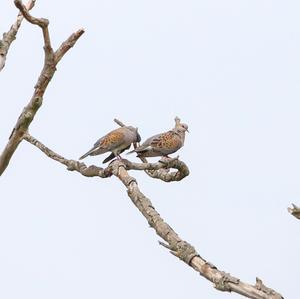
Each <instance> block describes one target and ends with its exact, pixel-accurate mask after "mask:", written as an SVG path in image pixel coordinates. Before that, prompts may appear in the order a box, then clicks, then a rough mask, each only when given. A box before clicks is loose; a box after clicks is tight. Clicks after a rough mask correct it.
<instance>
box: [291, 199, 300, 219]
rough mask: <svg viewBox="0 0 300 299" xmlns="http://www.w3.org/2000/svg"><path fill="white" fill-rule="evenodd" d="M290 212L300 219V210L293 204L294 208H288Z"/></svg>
mask: <svg viewBox="0 0 300 299" xmlns="http://www.w3.org/2000/svg"><path fill="white" fill-rule="evenodd" d="M288 212H289V213H290V214H292V215H293V216H294V217H296V218H297V219H300V208H299V207H297V206H296V205H295V204H293V203H292V208H288Z"/></svg>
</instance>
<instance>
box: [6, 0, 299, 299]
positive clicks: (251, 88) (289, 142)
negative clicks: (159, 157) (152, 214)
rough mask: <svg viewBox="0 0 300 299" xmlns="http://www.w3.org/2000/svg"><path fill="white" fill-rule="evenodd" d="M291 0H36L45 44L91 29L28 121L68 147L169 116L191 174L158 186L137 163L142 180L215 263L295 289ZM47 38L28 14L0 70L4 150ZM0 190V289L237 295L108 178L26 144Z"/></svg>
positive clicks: (149, 130) (32, 294) (162, 122)
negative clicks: (180, 134)
mask: <svg viewBox="0 0 300 299" xmlns="http://www.w3.org/2000/svg"><path fill="white" fill-rule="evenodd" d="M12 2H13V1H1V3H0V11H1V19H0V32H1V33H2V32H5V31H7V30H8V28H9V27H10V25H11V24H12V23H13V22H14V21H15V17H16V14H17V10H16V9H15V7H14V6H13V4H12ZM299 10H300V4H299V1H288V0H286V1H275V0H274V1H264V0H259V1H255V0H252V1H247V0H240V1H237V0H236V1H233V0H231V1H227V0H226V1H225V0H219V1H213V0H210V1H174V0H173V1H155V0H152V1H124V0H122V1H121V0H119V1H112V0H111V1H91V0H90V1H89V0H87V1H58V0H53V1H41V0H37V4H36V7H35V8H34V10H33V12H32V13H33V15H35V16H38V17H40V16H42V17H46V18H49V20H50V33H51V37H52V41H53V46H54V47H55V48H57V47H58V45H59V44H60V43H61V42H62V41H63V40H65V39H66V38H67V37H68V36H69V35H70V34H71V33H72V32H74V31H76V30H77V29H79V28H81V27H84V28H85V29H86V33H85V34H84V36H82V38H80V40H79V41H78V43H77V44H76V46H75V47H74V48H73V49H72V50H71V51H70V52H69V53H67V55H66V56H65V57H64V58H63V60H62V61H61V63H59V65H58V71H57V73H56V74H55V77H54V78H53V79H52V81H51V83H50V85H49V87H48V89H47V91H46V94H45V97H44V104H43V106H42V108H41V109H40V110H39V112H38V113H37V116H36V118H35V120H34V122H33V123H32V125H31V127H30V132H31V134H32V135H33V136H35V137H37V138H38V139H40V140H41V141H42V142H44V143H45V144H46V145H47V146H49V147H50V148H52V149H53V150H55V151H57V152H58V153H60V154H61V155H63V156H65V157H68V158H78V157H79V156H80V155H81V154H83V153H84V152H86V151H87V150H88V149H89V148H90V147H91V145H92V144H93V143H94V142H95V141H96V140H97V139H98V138H99V137H101V136H102V135H104V134H105V133H107V132H108V131H110V130H111V129H113V128H115V127H116V125H115V123H114V122H113V121H112V120H113V118H115V117H117V118H119V119H121V120H122V121H124V122H125V123H127V124H131V125H134V126H138V127H139V130H140V133H141V135H142V138H143V139H145V138H147V137H149V136H150V135H153V134H155V133H159V132H162V131H165V130H168V129H170V128H171V127H172V126H173V124H174V117H175V116H176V115H178V116H180V117H181V119H182V121H184V122H186V123H187V124H188V125H189V127H190V134H189V135H188V136H187V138H186V144H185V147H184V148H183V149H181V150H180V152H179V154H180V158H181V159H182V160H184V161H185V162H186V163H187V164H188V165H189V167H190V171H191V174H190V176H189V177H187V178H186V179H184V180H183V181H181V182H176V183H169V184H167V183H163V182H160V181H157V180H153V179H151V178H149V177H148V176H146V175H145V174H143V173H137V172H132V175H133V176H135V177H136V178H137V179H138V181H139V185H140V187H141V189H142V191H143V192H144V193H145V194H146V195H147V196H148V197H149V198H150V199H151V200H152V201H153V204H154V206H155V207H156V209H157V210H158V212H159V213H160V214H161V215H162V217H163V218H164V219H165V220H166V221H167V222H168V223H169V224H170V225H171V226H172V227H173V228H174V229H175V231H176V232H178V233H179V235H180V236H181V237H182V238H183V239H185V240H187V241H188V242H190V243H191V244H192V245H194V246H195V247H196V249H197V250H198V252H199V253H200V254H201V256H203V257H204V258H206V259H207V260H208V261H210V262H212V263H214V264H215V265H216V266H217V267H218V268H219V269H221V270H224V271H226V272H230V273H231V274H232V275H234V276H237V277H239V278H241V279H242V280H243V281H245V282H248V283H254V282H255V277H256V276H258V277H260V278H262V279H263V281H264V282H265V283H266V284H267V285H268V286H270V287H272V288H274V289H276V290H277V291H279V292H281V293H282V294H283V295H284V297H285V298H289V299H292V298H295V299H296V298H298V295H297V294H298V293H299V292H298V284H299V277H300V267H299V250H300V237H299V229H300V223H299V221H298V222H297V220H296V219H295V218H294V217H292V216H290V215H289V214H288V213H287V210H286V208H287V207H288V206H289V205H290V203H291V202H295V203H298V204H300V157H299V152H300V141H299V127H300V117H299V112H300V102H299V96H300V87H299V79H300V73H299V72H300V71H299V70H300V54H299V53H300V19H299ZM42 45H43V43H42V34H41V30H40V29H39V28H38V27H35V26H33V25H29V24H28V23H26V22H24V23H23V25H22V28H21V30H20V32H19V35H18V38H17V40H16V42H14V44H13V45H12V48H11V50H10V52H9V55H8V58H7V62H6V67H5V68H4V70H3V71H2V72H1V74H0V86H1V100H0V105H1V106H0V111H1V118H0V128H1V129H0V149H1V150H2V149H3V147H4V146H5V144H6V142H7V139H8V136H9V134H10V132H11V130H12V128H13V126H14V124H15V122H16V119H17V117H18V116H19V114H20V112H21V110H22V108H23V107H24V106H25V105H26V104H27V102H28V101H29V99H30V97H31V95H32V93H33V87H34V84H35V82H36V80H37V77H38V74H39V73H40V70H41V67H42V64H43V49H42ZM103 158H104V156H99V157H93V158H89V159H87V160H86V162H87V163H89V164H97V163H101V161H102V160H103ZM131 158H132V159H133V160H136V159H135V158H134V157H133V156H131ZM155 160H156V159H154V161H155ZM0 188H1V195H0V240H1V241H0V242H1V243H0V244H1V245H0V298H3V299H19V298H24V299H40V298H43V299H50V298H51V299H52V298H55V299H66V298H72V299H83V298H89V299H96V298H120V297H122V298H132V299H134V298H141V297H142V298H145V299H148V298H149V299H150V298H154V297H155V298H176V299H177V298H178V299H180V298H189V299H196V298H197V299H198V298H209V299H224V298H240V296H238V295H235V294H227V293H221V292H218V291H216V290H215V289H213V287H212V285H211V283H210V282H208V281H206V280H205V279H203V278H201V277H200V276H199V275H198V274H197V273H196V272H195V271H193V270H192V269H191V268H189V267H187V266H186V265H185V264H184V263H182V262H180V261H179V260H177V259H176V258H175V257H173V256H172V255H170V254H169V253H168V251H167V250H166V249H164V248H162V247H161V246H159V245H158V243H157V240H158V237H157V236H156V234H155V233H154V231H153V230H151V229H149V228H148V224H147V222H146V221H145V219H144V218H143V217H142V216H141V215H140V213H139V212H138V211H137V210H136V208H135V207H134V206H133V204H132V203H131V201H130V199H129V198H128V197H127V194H126V191H125V188H124V187H123V185H121V183H120V182H119V181H118V180H117V179H116V178H111V179H97V178H85V177H82V176H81V175H79V174H77V173H70V172H68V171H67V170H66V169H65V168H64V167H63V166H62V165H60V164H58V163H57V162H54V161H52V160H50V159H48V158H47V157H46V156H45V155H44V154H42V153H41V152H40V151H39V150H37V149H35V148H33V147H32V146H31V145H29V144H27V143H26V142H23V143H22V144H21V145H20V146H19V148H18V150H17V151H16V153H15V155H14V156H13V159H12V160H11V163H10V165H9V167H8V169H7V170H6V172H5V173H4V175H3V176H2V177H1V180H0Z"/></svg>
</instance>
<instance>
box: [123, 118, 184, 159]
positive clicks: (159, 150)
mask: <svg viewBox="0 0 300 299" xmlns="http://www.w3.org/2000/svg"><path fill="white" fill-rule="evenodd" d="M185 132H188V126H187V125H186V124H183V123H181V122H180V119H179V118H178V117H176V118H175V127H174V128H173V129H172V130H170V131H168V132H165V133H161V134H157V135H154V136H152V137H150V138H148V139H147V140H146V141H145V142H144V143H143V144H142V145H141V146H139V147H137V148H136V149H134V150H133V151H131V152H129V153H128V154H130V153H134V152H135V153H137V156H138V157H160V156H164V157H168V155H169V154H172V153H175V152H176V151H178V150H179V149H180V148H181V147H182V146H183V145H184V138H185Z"/></svg>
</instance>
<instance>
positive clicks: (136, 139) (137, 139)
mask: <svg viewBox="0 0 300 299" xmlns="http://www.w3.org/2000/svg"><path fill="white" fill-rule="evenodd" d="M126 128H127V129H128V130H130V131H131V132H132V133H134V134H135V135H134V136H135V141H133V142H141V136H140V134H139V132H138V128H135V127H133V126H126Z"/></svg>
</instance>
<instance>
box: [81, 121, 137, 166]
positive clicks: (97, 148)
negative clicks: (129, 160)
mask: <svg viewBox="0 0 300 299" xmlns="http://www.w3.org/2000/svg"><path fill="white" fill-rule="evenodd" d="M140 141H141V136H140V134H139V133H138V129H137V128H134V127H132V126H127V127H121V128H118V129H115V130H113V131H111V132H109V133H108V134H106V135H105V136H103V137H102V138H100V139H99V140H98V141H97V142H96V143H95V144H94V146H93V148H92V149H90V150H89V151H88V152H87V153H85V154H84V155H83V156H81V157H80V158H79V160H82V159H84V158H86V157H87V156H96V155H101V154H104V153H107V152H111V154H110V155H109V156H108V157H107V158H106V159H105V160H104V161H103V162H102V163H106V162H108V161H110V160H111V159H113V158H115V157H117V158H119V159H120V158H121V157H120V154H121V153H122V152H124V151H125V150H126V149H129V148H130V146H131V143H134V142H140Z"/></svg>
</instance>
